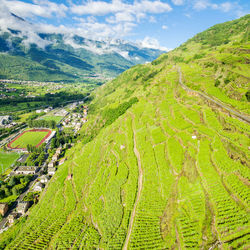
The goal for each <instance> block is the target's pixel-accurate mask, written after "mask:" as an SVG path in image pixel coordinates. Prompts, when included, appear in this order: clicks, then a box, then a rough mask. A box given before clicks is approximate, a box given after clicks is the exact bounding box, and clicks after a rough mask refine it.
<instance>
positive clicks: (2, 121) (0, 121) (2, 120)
mask: <svg viewBox="0 0 250 250" xmlns="http://www.w3.org/2000/svg"><path fill="white" fill-rule="evenodd" d="M11 121H12V118H11V116H9V115H5V116H0V127H3V126H5V125H8V124H10V123H11Z"/></svg>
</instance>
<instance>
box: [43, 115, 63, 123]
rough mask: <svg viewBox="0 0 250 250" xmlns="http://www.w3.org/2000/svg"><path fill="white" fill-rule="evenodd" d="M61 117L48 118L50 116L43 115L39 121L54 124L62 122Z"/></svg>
mask: <svg viewBox="0 0 250 250" xmlns="http://www.w3.org/2000/svg"><path fill="white" fill-rule="evenodd" d="M62 118H63V116H50V115H45V116H42V117H41V118H40V119H42V120H45V121H55V122H56V123H59V122H60V121H61V120H62Z"/></svg>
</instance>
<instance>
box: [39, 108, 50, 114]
mask: <svg viewBox="0 0 250 250" xmlns="http://www.w3.org/2000/svg"><path fill="white" fill-rule="evenodd" d="M52 109H53V108H52V107H48V108H46V109H37V110H36V113H37V114H40V113H43V112H44V113H48V112H50V111H51V110H52Z"/></svg>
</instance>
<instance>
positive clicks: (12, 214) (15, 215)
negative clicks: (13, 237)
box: [8, 213, 18, 224]
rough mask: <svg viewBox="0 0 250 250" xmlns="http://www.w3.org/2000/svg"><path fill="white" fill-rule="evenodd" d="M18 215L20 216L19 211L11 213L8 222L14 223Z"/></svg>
mask: <svg viewBox="0 0 250 250" xmlns="http://www.w3.org/2000/svg"><path fill="white" fill-rule="evenodd" d="M17 217H18V213H11V214H10V215H9V216H8V222H9V224H13V223H14V222H15V219H17Z"/></svg>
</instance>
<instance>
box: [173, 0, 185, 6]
mask: <svg viewBox="0 0 250 250" xmlns="http://www.w3.org/2000/svg"><path fill="white" fill-rule="evenodd" d="M171 1H172V3H173V4H174V5H183V4H184V2H185V0H171Z"/></svg>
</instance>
